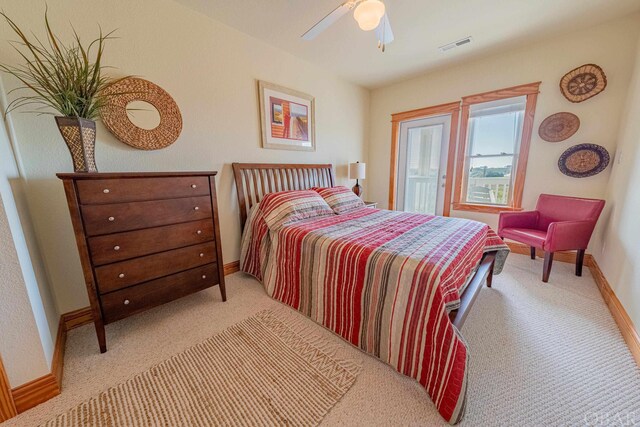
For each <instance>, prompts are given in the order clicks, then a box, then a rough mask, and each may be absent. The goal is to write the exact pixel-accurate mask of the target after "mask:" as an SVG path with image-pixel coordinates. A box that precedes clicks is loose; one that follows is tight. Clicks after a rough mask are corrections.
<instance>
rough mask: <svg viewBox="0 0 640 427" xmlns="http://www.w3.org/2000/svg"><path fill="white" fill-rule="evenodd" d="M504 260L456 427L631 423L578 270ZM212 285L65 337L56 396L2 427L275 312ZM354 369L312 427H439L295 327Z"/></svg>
mask: <svg viewBox="0 0 640 427" xmlns="http://www.w3.org/2000/svg"><path fill="white" fill-rule="evenodd" d="M573 268H574V267H573V266H572V265H570V264H565V263H561V262H557V263H555V264H554V266H553V271H552V272H551V279H550V281H549V283H548V284H544V283H542V282H541V281H540V276H541V272H542V261H541V260H539V259H538V260H535V261H534V260H530V259H529V258H528V257H527V256H522V255H514V254H511V255H510V256H509V258H508V259H507V263H506V266H505V269H504V271H503V273H502V274H500V275H499V276H496V277H495V278H494V285H493V288H492V289H487V288H484V289H482V291H481V292H480V294H479V295H478V299H477V300H476V302H475V304H474V306H473V308H472V310H471V313H470V315H469V317H468V318H467V321H466V323H465V326H464V328H463V330H462V333H463V335H464V336H465V339H466V340H467V343H468V345H469V349H470V371H469V388H468V391H467V393H468V395H467V397H468V400H467V410H466V414H465V418H464V420H463V421H462V423H461V424H460V425H461V426H501V425H505V426H541V425H545V426H554V425H557V426H566V425H570V426H571V425H580V426H582V425H598V426H604V425H618V426H621V425H634V423H635V424H640V369H639V368H638V367H637V365H636V364H635V362H634V360H633V358H632V356H631V354H630V352H629V350H628V348H627V347H626V345H625V343H624V341H623V339H622V336H621V335H620V332H619V331H618V329H617V326H616V324H615V322H614V320H613V319H612V318H611V315H610V313H609V311H608V308H607V306H606V305H605V303H604V301H603V300H602V297H601V296H600V293H599V291H598V288H597V286H596V284H595V282H594V281H593V279H592V278H591V275H590V274H589V272H588V271H587V270H586V269H585V273H584V275H583V277H576V276H574V275H573ZM227 295H228V297H229V298H228V300H227V302H226V303H222V302H221V300H220V292H219V291H218V289H216V288H214V289H211V290H207V291H204V292H201V293H198V294H195V295H192V296H189V297H187V298H183V299H181V300H179V301H175V302H173V303H171V304H167V305H165V306H163V307H158V308H157V309H154V310H151V311H149V312H146V313H144V314H141V315H138V316H134V317H131V318H128V319H125V320H123V321H120V322H117V323H114V324H111V325H108V326H107V339H108V340H107V344H108V346H109V351H108V352H107V353H105V354H102V355H101V354H100V353H99V352H98V345H97V341H96V337H95V332H94V329H93V325H87V326H83V327H81V328H78V329H75V330H73V331H71V332H70V334H69V340H68V343H67V351H66V356H65V373H64V381H63V392H62V394H61V395H60V396H58V397H56V398H54V399H52V400H50V401H48V402H46V403H44V404H42V405H40V406H38V407H36V408H34V409H32V410H30V411H27V412H26V413H24V414H21V415H19V416H18V417H17V418H14V419H13V420H11V421H9V422H7V423H6V425H5V424H3V425H2V427H5V426H6V427H13V426H32V425H38V424H39V423H42V422H44V421H46V420H48V419H50V418H51V417H53V416H55V415H56V414H59V413H62V412H64V411H66V410H68V409H69V408H73V407H75V406H77V405H78V404H80V403H82V402H83V401H85V400H87V399H88V398H90V397H91V396H95V395H96V394H99V393H100V392H102V391H104V390H106V389H108V388H109V387H112V386H115V385H117V384H120V383H122V382H124V381H126V380H127V379H128V378H131V377H132V376H134V375H136V374H138V373H140V372H143V371H145V370H147V369H149V368H150V367H152V366H154V365H156V364H158V363H160V362H162V361H163V360H166V359H167V358H169V357H171V356H173V355H174V354H176V353H179V352H181V351H183V350H185V349H187V348H189V347H191V346H193V345H194V344H197V343H199V342H202V341H204V340H206V339H207V338H209V337H211V336H212V335H214V334H216V333H219V332H221V331H223V330H224V329H226V328H228V327H230V326H232V325H234V324H236V323H239V322H241V321H242V320H244V319H246V318H247V317H250V316H252V315H254V314H256V313H257V312H259V311H262V310H264V309H278V308H279V307H280V306H281V305H280V304H279V303H278V302H276V301H273V300H272V299H270V298H269V297H268V296H267V295H266V294H265V292H264V290H263V289H262V286H261V285H260V284H259V283H258V282H257V281H256V280H254V279H253V278H251V277H248V276H246V275H244V274H242V273H237V274H234V275H232V276H228V277H227ZM300 322H303V323H305V322H306V323H305V324H306V325H307V327H309V328H313V329H314V330H316V331H317V333H318V336H320V337H322V339H323V340H324V341H325V342H326V343H327V344H331V345H335V347H336V355H335V357H339V358H342V359H345V360H347V359H348V360H354V361H356V362H357V363H359V364H361V366H362V370H361V372H360V374H359V375H358V378H357V380H356V381H355V383H354V384H353V387H352V388H351V390H350V391H349V392H348V393H347V394H346V395H345V396H344V397H343V398H342V399H341V400H340V401H339V402H338V403H337V404H336V405H335V406H334V407H333V409H332V410H331V411H330V412H329V413H328V414H327V415H326V417H325V418H324V420H323V422H322V425H323V426H325V425H326V426H335V425H344V426H351V425H356V426H358V425H361V426H372V425H373V426H377V425H411V426H434V425H447V424H446V423H445V422H444V421H443V420H442V419H441V418H440V417H439V415H438V413H437V412H436V410H435V408H434V406H433V404H432V403H431V401H430V400H429V398H428V396H427V395H426V392H425V391H424V389H423V388H422V387H421V386H420V385H419V384H418V383H417V382H416V381H414V380H412V379H410V378H407V377H404V376H402V375H400V374H398V373H397V372H395V371H394V370H393V369H392V368H390V367H389V366H387V365H385V364H383V363H381V362H380V361H378V360H376V359H375V358H373V357H370V356H368V355H366V354H364V353H362V352H360V351H358V350H357V349H355V348H353V347H352V346H350V345H349V344H346V343H345V342H344V341H342V340H341V339H340V338H337V337H336V336H335V335H333V334H332V333H331V332H329V331H327V330H325V329H323V328H321V327H319V326H317V325H315V324H313V323H311V322H309V321H307V319H302V318H301V320H300Z"/></svg>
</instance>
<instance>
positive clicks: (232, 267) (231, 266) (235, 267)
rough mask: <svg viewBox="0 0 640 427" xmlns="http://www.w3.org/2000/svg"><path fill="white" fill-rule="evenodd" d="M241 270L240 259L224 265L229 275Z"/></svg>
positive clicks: (225, 271)
mask: <svg viewBox="0 0 640 427" xmlns="http://www.w3.org/2000/svg"><path fill="white" fill-rule="evenodd" d="M238 271H240V261H233V262H230V263H228V264H225V265H224V275H225V276H228V275H230V274H233V273H237V272H238Z"/></svg>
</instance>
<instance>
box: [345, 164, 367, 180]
mask: <svg viewBox="0 0 640 427" xmlns="http://www.w3.org/2000/svg"><path fill="white" fill-rule="evenodd" d="M366 172H367V164H366V163H360V162H358V163H351V164H350V165H349V178H351V179H365V178H366Z"/></svg>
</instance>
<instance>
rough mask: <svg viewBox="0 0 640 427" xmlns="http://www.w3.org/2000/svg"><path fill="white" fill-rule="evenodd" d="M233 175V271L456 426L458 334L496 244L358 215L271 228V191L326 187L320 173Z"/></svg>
mask: <svg viewBox="0 0 640 427" xmlns="http://www.w3.org/2000/svg"><path fill="white" fill-rule="evenodd" d="M233 170H234V176H235V182H236V189H237V192H238V203H239V209H240V219H241V224H242V227H243V240H242V254H241V260H240V269H241V270H242V271H245V272H247V273H249V274H252V275H253V276H255V277H256V278H257V279H258V280H260V281H261V282H262V283H263V285H264V286H265V289H266V291H267V293H268V294H269V295H270V296H271V297H273V298H275V299H277V300H279V301H281V302H283V303H285V304H287V305H289V306H291V307H293V308H294V309H296V310H298V311H300V312H302V313H303V314H305V315H306V316H308V317H310V318H311V319H313V320H314V321H316V322H317V323H319V324H321V325H323V326H325V327H327V328H329V329H330V330H332V331H333V332H335V333H336V334H338V335H340V336H341V337H342V338H343V339H345V340H347V341H348V342H350V343H351V344H353V345H355V346H357V347H359V348H360V349H362V350H363V351H365V352H367V353H369V354H371V355H374V356H375V357H377V358H379V359H380V360H382V361H383V362H385V363H388V364H389V365H391V366H393V367H394V368H395V369H396V370H398V371H399V372H401V373H402V374H404V375H407V376H410V377H413V378H415V379H416V380H417V381H418V382H420V384H422V385H423V386H424V387H425V389H426V390H427V392H428V393H429V396H430V397H431V399H432V401H433V402H434V404H435V406H436V408H437V410H438V411H439V413H440V414H441V415H442V417H443V418H444V419H445V420H447V421H448V422H449V423H451V424H455V423H457V422H459V421H460V420H461V419H462V417H463V415H464V408H465V400H466V389H467V366H468V351H467V346H466V343H465V341H464V338H463V337H462V335H461V334H460V328H461V327H462V325H463V323H464V321H465V319H466V317H467V315H468V313H469V310H470V309H471V306H472V305H473V302H474V300H475V298H476V296H477V295H478V293H479V291H480V289H481V288H482V286H483V284H484V283H486V284H487V286H489V287H490V286H491V281H492V277H493V275H494V274H499V273H500V271H501V269H502V265H503V264H504V260H505V258H506V256H507V254H508V252H509V249H508V247H507V246H506V245H505V244H504V242H502V240H501V239H500V238H499V237H498V236H497V235H496V234H495V232H493V230H491V229H490V228H489V227H487V226H486V225H484V224H482V223H478V222H475V221H468V220H464V219H457V218H443V217H437V216H429V215H421V214H412V213H405V212H397V211H387V210H381V209H374V208H370V207H362V208H358V209H353V210H350V211H348V212H346V213H342V214H340V215H325V216H322V217H317V218H306V219H302V220H299V221H294V222H292V223H290V224H287V225H285V226H282V227H280V228H278V229H275V228H274V229H271V228H270V227H269V226H267V225H266V223H265V221H264V218H263V217H264V215H268V212H266V209H268V208H267V207H266V205H265V203H268V202H270V201H271V200H272V199H273V198H274V197H272V196H274V194H283V193H280V192H282V191H295V190H308V189H312V188H316V187H321V188H326V187H334V185H335V177H334V174H333V167H332V165H330V164H255V163H234V164H233ZM265 200H266V201H265ZM261 202H262V203H261ZM261 205H262V206H261Z"/></svg>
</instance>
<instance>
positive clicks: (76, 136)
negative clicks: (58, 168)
mask: <svg viewBox="0 0 640 427" xmlns="http://www.w3.org/2000/svg"><path fill="white" fill-rule="evenodd" d="M56 123H57V124H58V129H59V130H60V134H61V135H62V138H63V139H64V142H66V143H67V147H69V152H71V159H72V160H73V169H74V170H75V171H76V172H98V167H97V166H96V158H95V153H96V122H94V121H93V120H88V119H83V118H80V117H62V116H56Z"/></svg>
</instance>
